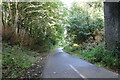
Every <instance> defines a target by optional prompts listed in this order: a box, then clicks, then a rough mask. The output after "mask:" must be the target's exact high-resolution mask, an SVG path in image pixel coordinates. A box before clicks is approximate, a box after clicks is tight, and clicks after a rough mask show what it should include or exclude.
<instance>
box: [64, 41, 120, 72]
mask: <svg viewBox="0 0 120 80" xmlns="http://www.w3.org/2000/svg"><path fill="white" fill-rule="evenodd" d="M64 50H65V51H66V52H68V53H70V54H72V55H74V56H76V57H78V58H81V59H84V60H87V61H89V62H91V63H93V64H95V65H98V66H102V67H106V68H107V69H110V70H112V71H115V72H118V67H119V65H118V64H119V63H120V62H119V58H118V55H119V53H120V52H119V51H117V50H114V51H113V50H112V51H108V50H105V48H104V43H102V44H100V45H98V46H96V47H93V46H92V44H90V45H88V46H86V47H83V46H67V47H65V48H64Z"/></svg>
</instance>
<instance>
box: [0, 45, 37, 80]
mask: <svg viewBox="0 0 120 80" xmlns="http://www.w3.org/2000/svg"><path fill="white" fill-rule="evenodd" d="M37 55H38V53H36V52H32V51H28V50H27V49H23V48H21V47H18V46H13V47H12V46H9V45H7V44H4V45H3V54H2V70H3V71H2V74H3V78H18V77H20V75H22V74H23V73H24V71H25V70H26V69H27V68H29V67H31V66H32V63H34V62H35V61H34V60H32V59H29V58H28V57H29V56H33V57H34V56H36V57H37Z"/></svg>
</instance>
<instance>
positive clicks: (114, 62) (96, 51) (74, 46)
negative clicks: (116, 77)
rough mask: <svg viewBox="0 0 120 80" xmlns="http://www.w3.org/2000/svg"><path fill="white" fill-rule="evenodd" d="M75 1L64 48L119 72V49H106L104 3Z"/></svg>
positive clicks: (75, 54) (77, 55) (79, 56)
mask: <svg viewBox="0 0 120 80" xmlns="http://www.w3.org/2000/svg"><path fill="white" fill-rule="evenodd" d="M84 5H86V7H84V6H80V5H79V3H74V5H73V7H72V8H71V12H70V16H71V17H70V20H69V23H70V25H69V26H68V27H67V32H68V35H67V40H68V42H69V43H68V45H66V46H65V47H64V50H65V51H66V52H68V53H70V54H72V55H74V56H76V57H78V58H81V59H84V60H87V61H89V62H91V63H94V64H96V65H98V66H102V67H106V68H108V69H111V70H112V71H116V72H118V67H119V65H118V63H119V58H118V55H119V53H120V52H119V51H118V50H106V49H105V48H106V47H105V34H104V14H103V3H101V2H90V3H89V2H88V3H84Z"/></svg>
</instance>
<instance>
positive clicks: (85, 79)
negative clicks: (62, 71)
mask: <svg viewBox="0 0 120 80" xmlns="http://www.w3.org/2000/svg"><path fill="white" fill-rule="evenodd" d="M69 66H70V67H71V68H72V69H73V70H74V71H75V72H76V73H77V74H78V75H79V76H80V77H82V78H83V79H84V80H88V79H87V78H86V77H85V76H83V75H82V74H80V72H79V71H78V70H77V69H76V68H75V67H74V66H72V65H71V64H69Z"/></svg>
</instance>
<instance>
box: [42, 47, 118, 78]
mask: <svg viewBox="0 0 120 80" xmlns="http://www.w3.org/2000/svg"><path fill="white" fill-rule="evenodd" d="M43 78H84V79H86V78H118V74H116V73H114V72H111V71H108V70H106V69H104V68H102V67H97V66H95V65H93V64H91V63H89V62H87V61H84V60H82V59H79V58H76V57H73V56H71V55H69V54H68V53H66V52H64V51H63V50H62V49H56V50H54V51H52V52H51V55H50V56H49V57H48V60H47V61H46V64H45V67H44V70H43Z"/></svg>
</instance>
